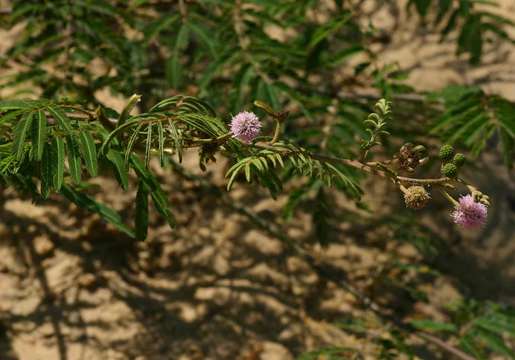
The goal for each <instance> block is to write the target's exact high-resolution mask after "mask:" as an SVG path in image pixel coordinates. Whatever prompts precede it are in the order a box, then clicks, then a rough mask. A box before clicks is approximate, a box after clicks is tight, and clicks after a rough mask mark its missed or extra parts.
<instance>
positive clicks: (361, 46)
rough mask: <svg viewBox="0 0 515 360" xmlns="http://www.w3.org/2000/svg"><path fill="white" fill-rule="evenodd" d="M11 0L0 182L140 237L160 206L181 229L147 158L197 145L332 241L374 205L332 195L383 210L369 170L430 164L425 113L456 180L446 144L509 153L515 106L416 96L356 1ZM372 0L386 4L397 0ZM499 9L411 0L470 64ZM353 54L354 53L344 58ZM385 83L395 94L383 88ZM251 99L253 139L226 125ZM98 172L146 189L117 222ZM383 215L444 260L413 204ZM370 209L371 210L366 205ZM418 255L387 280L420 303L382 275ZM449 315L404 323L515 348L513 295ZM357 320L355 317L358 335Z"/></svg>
mask: <svg viewBox="0 0 515 360" xmlns="http://www.w3.org/2000/svg"><path fill="white" fill-rule="evenodd" d="M9 3H10V4H12V9H11V10H10V11H8V12H6V13H5V14H3V15H0V16H1V17H0V26H2V27H5V28H7V29H13V28H14V27H18V29H19V32H20V36H19V37H17V38H16V41H13V42H12V45H8V49H7V52H6V54H5V56H3V57H1V58H0V72H1V76H0V90H3V89H8V90H10V93H11V94H13V95H12V97H13V98H14V99H0V178H1V182H2V184H5V185H7V186H12V187H15V188H16V189H17V190H18V191H20V192H24V193H28V194H30V196H32V198H33V199H35V200H40V199H45V198H48V197H49V196H53V194H61V195H63V196H64V197H65V198H67V199H68V200H69V201H70V202H72V203H74V204H76V205H77V206H79V207H81V208H84V209H86V210H88V211H91V212H94V213H96V214H98V215H100V216H101V217H102V218H103V219H104V220H105V221H106V222H107V223H109V224H111V225H112V226H114V227H115V228H117V229H118V230H120V231H122V232H124V233H125V234H127V235H128V236H131V237H133V238H136V239H138V240H143V239H145V238H146V237H147V235H148V233H149V223H151V221H150V220H151V219H152V222H154V220H153V218H151V212H152V211H155V212H156V213H158V214H159V215H160V216H161V219H164V221H166V222H167V223H168V224H169V225H170V226H171V227H174V226H175V217H174V214H173V211H174V209H173V206H172V205H173V204H172V203H171V202H170V197H171V194H168V193H166V192H165V191H164V189H163V187H162V186H161V183H160V179H158V177H157V176H156V175H155V172H154V169H155V166H157V161H156V162H153V161H152V159H153V158H155V159H156V160H159V161H158V163H159V165H160V166H161V167H164V168H167V167H168V166H169V164H170V163H172V164H174V162H175V161H176V160H177V161H178V162H182V160H183V157H184V156H185V154H186V152H188V151H189V152H191V151H197V155H198V158H199V167H200V169H201V170H203V171H205V170H207V168H208V166H209V163H210V162H212V161H216V159H217V158H219V157H224V158H225V159H226V160H227V172H226V179H227V189H228V190H230V189H231V188H233V187H234V186H236V184H237V183H238V182H241V183H243V182H247V183H253V184H259V185H260V186H263V187H264V188H266V189H267V190H268V191H269V192H270V194H271V195H272V196H273V197H279V196H280V195H283V196H284V197H285V198H287V199H286V200H285V206H284V209H283V215H284V218H286V219H290V218H292V217H293V216H294V215H295V212H296V211H297V210H298V209H302V210H304V211H306V212H308V213H310V215H311V216H312V221H313V226H312V228H313V234H312V236H311V237H312V238H314V239H315V241H316V242H318V243H320V244H321V245H328V244H330V242H331V240H332V239H331V232H332V231H333V229H334V228H337V226H334V224H335V223H338V222H339V221H340V220H341V219H342V218H343V217H346V220H348V221H349V222H352V221H353V220H355V219H360V220H363V219H362V217H361V215H360V214H357V211H356V212H353V211H347V210H345V211H344V210H342V209H338V207H337V206H335V204H336V202H335V199H336V198H337V197H338V196H345V197H346V198H347V199H349V200H351V201H353V202H354V203H355V205H357V207H358V208H359V209H360V210H363V212H366V213H367V214H368V215H373V214H372V213H371V212H370V211H367V207H366V205H365V204H363V203H361V202H360V201H361V197H362V195H363V193H364V191H363V187H364V186H363V184H361V180H362V178H363V177H364V175H363V173H362V171H364V172H368V173H370V174H373V175H380V176H381V177H383V178H386V179H387V180H391V181H392V183H394V184H395V185H396V186H399V185H401V184H402V181H401V180H400V179H401V177H402V175H403V174H402V171H405V170H409V171H414V170H415V167H417V166H419V165H423V163H424V161H422V160H424V159H425V157H426V154H421V152H425V148H426V147H424V146H422V145H418V146H412V143H408V141H412V142H413V143H416V144H419V143H420V142H415V141H414V140H413V139H412V138H414V137H416V138H421V139H422V140H423V141H422V143H424V144H425V145H428V144H427V143H425V142H424V141H427V134H426V131H427V127H428V123H430V127H431V134H433V135H436V136H438V137H439V138H440V139H441V140H442V142H445V143H449V145H448V146H444V147H442V150H445V151H443V153H441V154H440V157H441V159H442V160H443V163H444V164H443V168H442V172H443V175H445V176H447V177H450V178H453V179H454V178H456V176H457V173H458V167H460V166H461V165H463V162H464V156H463V155H462V154H461V153H459V154H456V155H454V148H453V146H452V145H455V146H456V148H458V147H460V148H464V149H468V150H470V151H471V152H472V155H473V156H478V155H479V154H480V153H481V152H482V151H483V150H484V149H486V148H488V147H489V145H490V144H494V143H497V142H498V143H499V144H500V147H501V149H502V154H503V157H504V160H505V163H506V165H507V166H511V165H512V163H513V149H514V133H515V117H514V115H513V114H515V104H514V103H513V102H510V101H508V100H506V99H504V98H502V97H501V96H499V95H487V94H485V93H484V92H483V91H482V90H480V89H478V88H474V87H461V86H453V87H449V88H447V89H444V90H443V91H441V92H437V93H435V94H433V95H432V96H429V97H424V96H422V97H421V96H420V95H419V94H416V92H415V90H414V89H412V88H411V87H409V86H407V85H406V84H405V83H403V80H404V79H405V78H406V77H407V76H409V73H408V72H407V71H405V70H404V69H401V68H399V66H397V65H396V64H386V65H384V61H383V60H384V59H382V56H381V53H375V52H374V51H373V50H372V49H375V48H377V47H376V46H374V45H375V44H376V43H377V41H378V34H379V33H380V30H381V29H373V28H372V26H369V27H367V26H363V24H366V23H368V18H367V16H366V15H363V14H364V13H363V12H362V11H361V10H362V9H361V8H360V6H361V5H360V3H362V2H346V1H340V0H335V1H327V2H325V1H324V2H321V1H313V0H291V1H290V0H287V1H257V0H255V1H254V0H253V1H239V0H227V1H218V0H199V1H173V2H166V1H164V2H163V1H121V0H77V1H75V0H73V1H71V0H55V1H39V0H23V1H22V0H12V1H10V2H9ZM375 5H376V6H377V7H376V9H377V10H379V8H381V7H383V6H393V7H394V5H395V2H391V1H376V2H375ZM493 6H495V4H494V3H493V2H491V1H483V0H459V1H451V0H410V1H409V2H408V9H412V8H414V9H415V10H416V11H417V13H418V14H419V15H420V16H421V18H422V20H423V22H424V24H426V25H427V28H428V29H430V30H431V31H433V32H437V33H439V34H441V38H442V41H444V40H446V39H452V41H456V44H457V50H458V51H457V52H458V53H467V54H468V55H469V60H470V62H471V63H473V64H476V65H478V64H480V61H481V57H482V55H483V54H484V53H485V51H486V49H487V48H488V46H489V45H488V44H489V43H490V42H491V41H494V45H496V44H498V43H499V41H503V42H507V43H513V39H511V37H510V36H509V35H508V30H509V29H511V28H513V26H514V24H513V23H512V22H511V21H509V20H508V19H507V18H505V17H503V16H500V15H497V14H496V13H495V11H494V10H491V9H492V7H493ZM319 15H320V16H319ZM377 30H378V31H377ZM356 55H359V58H358V57H356ZM353 57H355V58H354V59H353V60H357V59H359V61H354V62H349V61H348V60H350V59H352V58H353ZM351 64H353V65H351ZM348 73H350V74H352V75H348ZM359 87H362V88H365V89H366V90H367V91H369V90H373V93H372V95H368V93H367V95H363V96H362V95H360V92H359V91H358V92H357V93H356V94H354V92H353V91H354V90H355V88H359ZM358 90H359V89H358ZM102 91H107V92H110V93H112V94H114V95H117V96H121V97H124V98H126V99H128V100H127V103H126V105H125V107H124V108H123V109H121V111H120V112H119V113H118V112H117V111H115V110H113V109H110V108H108V107H106V106H104V105H101V104H100V103H99V100H98V98H99V95H98V94H99V93H100V92H102ZM347 91H350V93H347ZM133 94H134V95H133ZM139 94H141V95H139ZM177 94H187V95H177ZM376 94H381V95H383V96H384V97H385V98H384V99H380V100H379V101H376V100H377V98H376ZM399 95H407V96H404V97H402V96H399ZM411 95H413V96H411ZM22 97H29V98H39V100H19V98H22ZM163 99H164V100H163ZM397 99H399V101H397ZM393 100H395V112H394V111H393V109H392V106H391V105H392V102H391V101H393ZM255 101H257V104H260V106H256V107H257V108H258V109H257V110H256V109H255V111H256V112H257V113H258V114H259V115H260V117H261V121H262V123H263V133H262V136H260V137H258V138H257V139H256V141H255V142H254V143H253V144H251V145H246V144H243V143H241V142H239V141H238V140H236V139H234V138H233V137H232V134H231V132H230V131H229V126H228V121H229V119H230V117H231V115H233V114H235V113H237V112H240V111H242V110H245V109H246V108H249V107H250V106H251V104H253V103H254V104H256V102H255ZM263 104H264V105H263ZM374 105H375V106H374ZM263 109H264V110H265V111H264V113H263V111H262V110H263ZM247 110H250V109H247ZM274 114H284V119H282V120H283V121H281V129H282V130H281V133H280V134H279V135H281V136H280V138H279V140H278V141H275V140H276V139H275V137H274V141H271V138H272V137H271V136H269V134H270V131H269V130H270V129H269V126H270V124H271V122H270V121H269V120H270V119H269V118H268V117H267V116H270V115H272V117H275V116H274ZM286 114H287V115H288V116H286ZM393 115H395V116H393ZM275 118H276V119H275V120H277V117H275ZM434 118H436V120H434ZM363 119H365V120H364V121H363ZM407 120H409V121H407ZM413 120H415V121H413ZM419 120H420V121H419ZM387 127H388V131H386V128H387ZM417 140H420V139H417ZM406 143H407V144H409V145H410V146H405V147H403V148H404V150H405V152H407V153H409V154H408V155H409V156H408V157H407V158H408V160H413V164H414V166H413V167H408V168H406V167H404V168H402V167H400V168H395V167H393V166H391V165H392V164H394V163H395V161H397V163H399V156H398V155H400V154H399V151H397V149H394V147H396V146H397V145H398V144H406ZM451 144H452V145H451ZM379 145H381V147H380V148H379ZM427 148H429V146H427ZM421 150H424V151H421ZM372 151H377V153H376V154H374V156H375V157H374V159H376V158H377V159H387V160H384V161H383V160H378V161H373V162H372V161H370V162H369V161H368V159H369V158H372V156H371V155H372V154H371V152H372ZM417 151H419V152H420V153H417ZM453 155H454V157H453ZM460 155H461V156H460ZM351 159H357V160H351ZM451 161H452V162H451ZM410 164H411V163H410ZM413 164H411V165H413ZM174 169H176V167H174ZM417 170H418V169H417ZM97 176H114V177H115V178H116V179H117V181H118V183H119V184H120V187H121V188H122V189H123V190H125V191H130V190H132V189H134V188H135V193H136V195H135V201H134V209H133V211H131V212H130V213H132V214H134V219H133V220H129V221H127V220H124V219H123V218H122V216H121V215H120V214H119V213H118V212H116V211H115V210H113V209H111V208H109V207H108V206H106V205H104V204H101V203H99V202H98V201H97V200H96V199H95V196H94V194H92V193H90V192H89V190H88V189H89V186H88V181H89V180H90V178H92V177H97ZM202 179H204V178H202ZM205 180H206V181H207V182H209V181H208V180H207V178H206V179H205ZM432 180H435V179H432ZM436 181H440V179H436ZM404 184H405V185H407V186H408V184H409V185H413V184H411V183H410V182H409V181H408V182H405V183H404ZM439 185H441V183H438V182H432V183H431V186H435V187H437V186H439ZM444 185H448V184H447V183H445V184H444ZM367 186H368V183H367ZM329 187H331V188H330V189H329ZM212 188H215V189H217V191H219V189H218V187H216V186H214V185H213V187H212ZM427 188H428V189H429V188H430V187H429V186H428V187H427ZM424 191H425V190H424ZM427 197H428V198H429V195H427ZM375 220H377V224H378V225H383V223H385V224H387V225H388V228H389V229H390V230H392V232H393V236H394V237H395V238H396V239H398V240H399V241H401V242H408V243H410V244H412V245H413V246H415V247H416V248H417V249H418V250H419V251H420V253H421V254H422V255H424V257H425V258H431V257H434V256H435V254H436V253H437V252H438V250H439V246H441V244H440V242H443V241H440V240H439V239H438V238H437V236H436V235H435V234H434V233H433V232H431V231H430V230H429V229H427V228H424V227H423V226H422V225H419V224H417V221H416V218H415V216H413V215H405V214H394V215H389V216H386V217H384V218H380V219H375ZM366 221H367V222H369V221H370V222H372V223H373V224H374V225H375V224H376V223H374V219H372V218H370V217H367V218H366ZM127 223H130V224H133V226H132V225H131V226H129V225H127ZM374 225H372V226H374ZM264 226H265V227H266V226H267V224H266V223H265V225H264ZM437 240H438V241H439V242H438V243H437ZM302 254H304V253H302ZM415 267H416V265H413V264H400V263H394V264H392V265H391V266H390V267H389V268H388V269H385V270H384V271H383V273H381V274H380V277H381V279H382V281H383V282H385V283H388V284H389V285H391V286H393V287H395V288H396V289H399V290H401V291H404V292H406V293H407V294H408V295H409V298H410V299H415V300H417V301H427V296H426V295H425V294H424V293H422V292H421V291H420V290H419V289H417V288H416V286H415V285H414V284H412V283H410V282H409V281H404V280H400V279H391V278H389V277H388V276H387V275H388V274H387V273H386V270H392V269H394V270H395V271H397V272H398V273H400V274H402V275H403V276H404V275H406V274H408V270H410V271H413V269H414V268H415ZM416 272H417V274H418V273H422V272H423V271H419V269H416ZM426 275H427V274H426ZM365 305H370V302H368V301H366V302H365ZM449 318H450V320H449V321H448V322H436V321H433V320H430V319H417V320H414V321H412V323H411V325H410V326H411V327H408V329H409V330H416V329H418V330H424V331H427V332H432V333H435V334H439V335H440V336H445V337H449V338H452V339H454V340H455V341H456V342H459V344H460V346H461V348H462V349H463V350H464V351H466V352H468V353H470V354H472V355H473V356H475V357H477V358H478V359H481V358H487V357H488V356H489V355H490V354H491V353H497V354H500V355H501V356H505V357H507V358H513V351H512V350H511V349H510V341H512V337H513V335H514V331H515V330H514V329H513V325H512V324H513V323H515V320H514V318H513V310H512V309H507V308H503V307H500V306H496V305H492V304H480V303H473V302H469V303H467V302H466V303H465V304H462V305H460V306H459V307H457V308H456V309H452V310H450V311H449ZM354 325H356V324H354ZM366 325H369V324H366ZM390 325H391V327H388V328H386V327H385V329H383V330H384V331H383V333H382V334H384V335H385V336H379V337H376V338H374V339H373V340H371V339H370V341H371V342H373V343H374V344H375V345H376V346H377V348H378V353H377V358H379V359H394V358H398V357H399V356H400V355H401V354H405V355H407V356H408V357H412V356H414V355H413V352H412V349H411V348H410V346H408V344H407V336H408V335H407V334H406V331H405V330H406V328H403V327H402V326H401V327H399V326H397V325H398V324H396V323H394V324H393V325H392V324H390ZM390 325H389V326H390ZM360 326H361V328H360V329H361V330H360V331H361V332H360V335H363V336H366V335H367V328H366V326H365V325H363V324H360ZM358 327H359V326H353V329H352V330H349V329H347V330H349V331H352V332H354V333H355V332H358V331H356V329H357V328H358ZM360 356H361V355H360V351H359V349H357V350H355V349H347V348H339V347H331V348H324V349H321V350H317V351H313V352H309V353H306V354H303V355H302V356H301V359H305V360H308V359H317V358H321V357H324V358H327V359H340V358H341V359H353V358H355V359H359V358H361V357H360Z"/></svg>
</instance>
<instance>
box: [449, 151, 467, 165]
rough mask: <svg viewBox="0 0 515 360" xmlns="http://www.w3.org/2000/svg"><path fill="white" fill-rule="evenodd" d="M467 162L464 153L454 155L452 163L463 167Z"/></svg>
mask: <svg viewBox="0 0 515 360" xmlns="http://www.w3.org/2000/svg"><path fill="white" fill-rule="evenodd" d="M465 160H466V159H465V155H463V154H462V153H457V154H456V155H454V158H453V159H452V163H453V164H454V165H456V166H457V167H460V166H463V164H465Z"/></svg>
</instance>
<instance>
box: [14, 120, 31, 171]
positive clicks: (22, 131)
mask: <svg viewBox="0 0 515 360" xmlns="http://www.w3.org/2000/svg"><path fill="white" fill-rule="evenodd" d="M32 117H33V113H32V112H29V113H27V114H26V115H25V116H24V117H23V118H22V119H21V120H20V121H19V122H18V124H17V125H16V128H15V129H14V142H13V150H12V152H13V154H14V155H16V160H18V161H21V160H22V159H23V155H24V154H25V151H24V150H25V139H26V137H27V132H28V130H29V128H30V126H31V124H32Z"/></svg>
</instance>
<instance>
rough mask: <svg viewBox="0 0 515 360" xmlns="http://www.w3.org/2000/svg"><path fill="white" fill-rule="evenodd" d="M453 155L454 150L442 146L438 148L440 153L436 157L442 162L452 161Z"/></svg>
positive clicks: (448, 146) (450, 147)
mask: <svg viewBox="0 0 515 360" xmlns="http://www.w3.org/2000/svg"><path fill="white" fill-rule="evenodd" d="M453 155H454V148H453V147H452V145H448V144H446V145H443V146H442V147H441V148H440V152H439V153H438V156H439V157H440V159H442V161H450V160H451V159H452V156H453Z"/></svg>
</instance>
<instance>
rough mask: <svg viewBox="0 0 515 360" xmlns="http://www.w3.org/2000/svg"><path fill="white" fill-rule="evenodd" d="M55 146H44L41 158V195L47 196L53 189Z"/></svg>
mask: <svg viewBox="0 0 515 360" xmlns="http://www.w3.org/2000/svg"><path fill="white" fill-rule="evenodd" d="M55 150H56V149H55V146H45V149H44V150H43V156H42V158H41V166H40V169H41V196H43V198H47V197H48V195H50V193H51V192H52V190H53V185H54V181H53V178H54V173H55V167H54V164H55V162H54V161H55V158H56V156H55V154H54V152H55Z"/></svg>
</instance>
